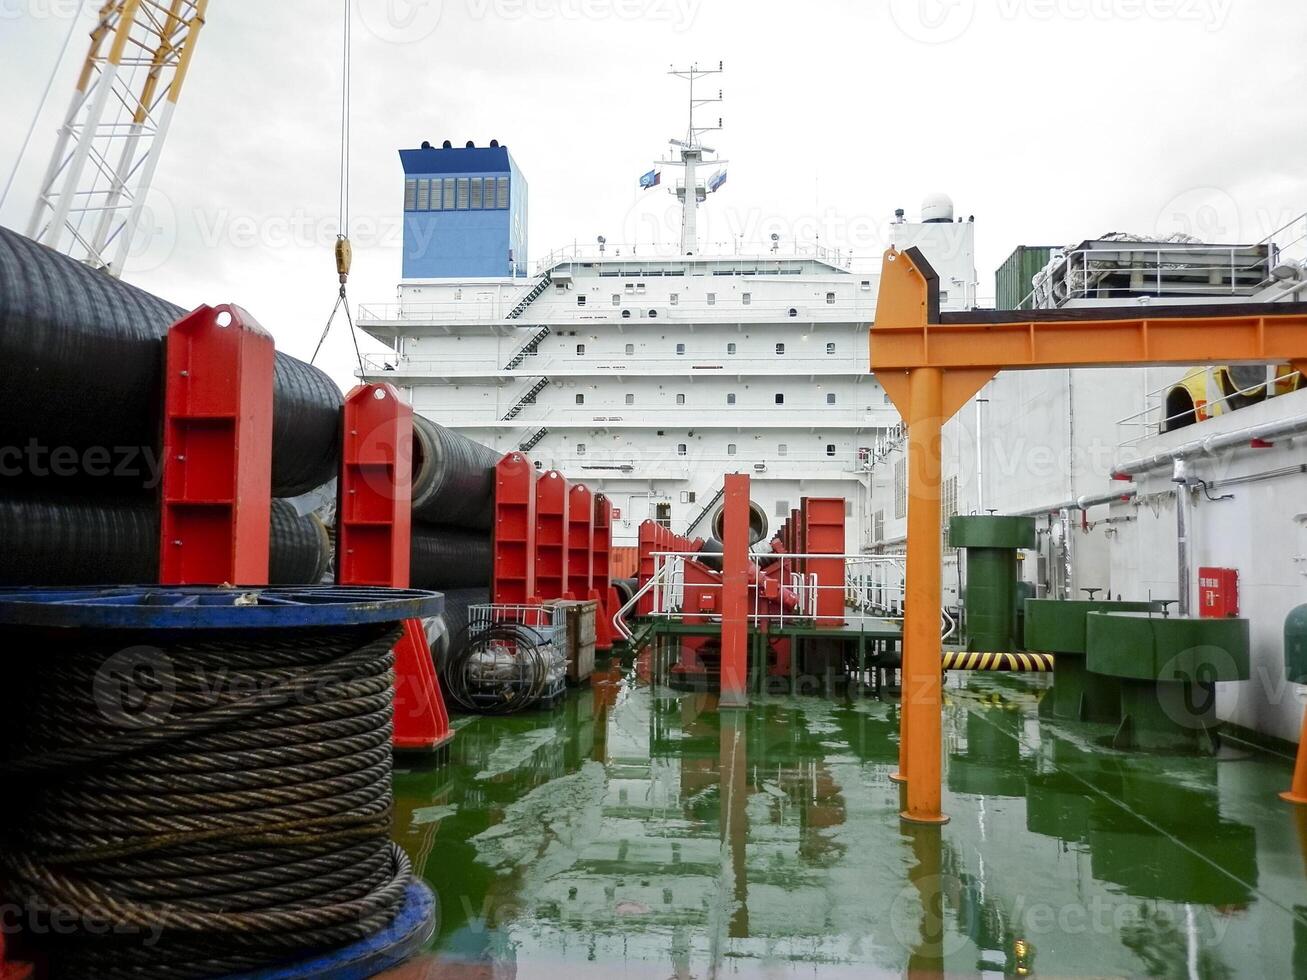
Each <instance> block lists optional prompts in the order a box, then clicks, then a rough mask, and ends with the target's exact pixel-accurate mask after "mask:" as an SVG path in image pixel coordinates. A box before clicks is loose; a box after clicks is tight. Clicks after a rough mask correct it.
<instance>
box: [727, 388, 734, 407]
mask: <svg viewBox="0 0 1307 980" xmlns="http://www.w3.org/2000/svg"><path fill="white" fill-rule="evenodd" d="M726 404H727V405H734V404H735V392H733V391H728V392H727V393H726Z"/></svg>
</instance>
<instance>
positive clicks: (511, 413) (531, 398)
mask: <svg viewBox="0 0 1307 980" xmlns="http://www.w3.org/2000/svg"><path fill="white" fill-rule="evenodd" d="M548 387H549V379H548V378H541V379H540V380H539V381H537V382H536V383H535V384H533V385H532V386H531V387H530V388H529V389H527V392H526V394H524V395H523V396H522V397H521V398H519V399H518V400H517V404H516V405H514V406H513V407H512V408H510V409H509V410H508V414H507V415H505V416H504V417H503V418H502V419H500V420H499V421H501V422H510V421H512V420H513V419H515V418H517V416H518V415H519V414H520V413H521V411H522V409H524V408H526V406H528V405H531V404H533V403H534V402H535V400H536V395H538V394H540V392H542V391H544V390H545V389H546V388H548Z"/></svg>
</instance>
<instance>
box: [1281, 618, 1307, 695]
mask: <svg viewBox="0 0 1307 980" xmlns="http://www.w3.org/2000/svg"><path fill="white" fill-rule="evenodd" d="M1284 676H1285V677H1287V678H1289V680H1290V681H1292V682H1293V683H1294V684H1307V606H1299V607H1298V608H1297V609H1294V610H1293V611H1292V612H1290V613H1289V615H1288V616H1287V617H1286V618H1285V620H1284Z"/></svg>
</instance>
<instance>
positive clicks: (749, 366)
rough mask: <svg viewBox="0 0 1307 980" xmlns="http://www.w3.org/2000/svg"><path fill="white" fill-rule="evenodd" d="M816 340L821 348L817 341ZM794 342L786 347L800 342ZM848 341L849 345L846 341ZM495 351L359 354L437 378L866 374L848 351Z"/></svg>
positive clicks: (379, 366) (386, 366)
mask: <svg viewBox="0 0 1307 980" xmlns="http://www.w3.org/2000/svg"><path fill="white" fill-rule="evenodd" d="M816 343H817V345H818V346H819V347H820V345H821V341H820V340H818V341H817V342H816ZM801 344H802V342H801V341H800V342H797V343H795V344H793V345H790V346H794V347H797V346H800V345H801ZM845 346H851V345H847V344H846V345H845ZM503 357H504V355H502V354H500V353H498V352H497V351H487V352H485V353H482V354H465V355H461V356H451V357H404V356H401V355H399V354H394V353H387V354H379V355H364V358H363V363H364V367H365V370H367V371H394V372H396V373H398V374H412V375H433V376H437V377H447V376H459V375H468V376H472V377H498V376H500V375H505V374H519V375H539V374H551V375H558V376H575V375H582V376H586V377H591V376H598V377H604V376H610V377H611V376H630V375H640V374H651V375H652V374H658V375H662V374H668V375H692V376H694V377H732V376H735V375H738V374H745V375H764V376H766V375H776V376H782V377H783V376H788V375H791V374H799V375H802V374H845V375H865V374H866V373H867V358H866V355H865V353H864V354H863V356H862V357H861V358H858V357H856V356H850V355H847V354H846V355H843V356H840V355H834V354H832V355H829V356H820V355H819V356H814V357H804V356H798V357H794V356H789V355H786V354H774V353H773V352H772V351H771V350H766V351H746V352H744V353H740V354H730V355H724V354H722V353H721V351H720V350H719V351H715V352H698V351H688V352H686V353H685V354H623V353H620V352H616V351H614V352H609V351H594V352H592V353H590V352H587V353H585V354H576V353H573V352H572V351H568V352H567V353H557V352H555V353H549V354H543V353H527V354H526V355H524V356H523V357H522V359H521V361H520V363H519V364H518V365H517V366H516V367H512V368H505V367H504V366H503V365H502V364H501V363H500V361H501V360H502V359H503Z"/></svg>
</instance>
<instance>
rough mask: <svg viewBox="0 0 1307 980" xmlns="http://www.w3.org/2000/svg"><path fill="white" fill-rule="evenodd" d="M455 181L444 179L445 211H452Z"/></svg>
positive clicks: (449, 178)
mask: <svg viewBox="0 0 1307 980" xmlns="http://www.w3.org/2000/svg"><path fill="white" fill-rule="evenodd" d="M455 186H456V185H455V180H454V178H453V177H446V178H445V207H444V210H446V211H453V210H454V196H455V193H456V191H455Z"/></svg>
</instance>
